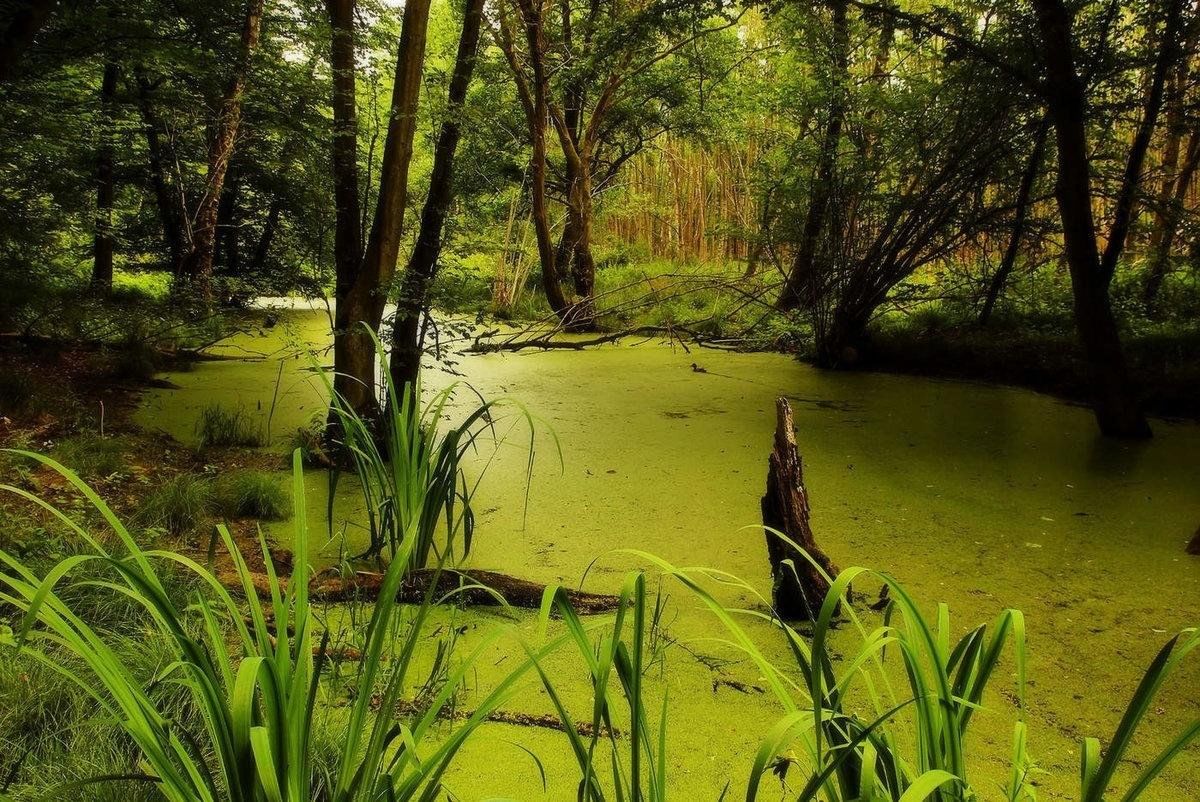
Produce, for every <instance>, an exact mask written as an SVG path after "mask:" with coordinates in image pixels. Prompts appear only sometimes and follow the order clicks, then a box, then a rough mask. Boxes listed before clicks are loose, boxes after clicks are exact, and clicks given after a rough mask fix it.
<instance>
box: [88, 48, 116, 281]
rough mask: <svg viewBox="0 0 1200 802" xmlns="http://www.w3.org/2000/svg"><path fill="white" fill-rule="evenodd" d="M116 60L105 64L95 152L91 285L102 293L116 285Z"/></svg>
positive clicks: (101, 84) (101, 83)
mask: <svg viewBox="0 0 1200 802" xmlns="http://www.w3.org/2000/svg"><path fill="white" fill-rule="evenodd" d="M119 73H120V70H119V69H118V67H117V63H116V62H115V61H107V62H105V64H104V77H103V78H102V79H101V81H100V125H99V128H100V133H99V139H100V144H99V147H98V148H97V149H96V231H95V235H94V238H93V241H92V285H93V286H94V287H96V288H97V289H99V290H101V291H102V292H108V291H109V290H111V289H112V282H113V234H112V228H113V194H114V181H113V137H114V136H115V133H116V132H115V131H114V130H113V128H114V126H115V116H116V111H115V106H116V96H117V78H118V76H119Z"/></svg>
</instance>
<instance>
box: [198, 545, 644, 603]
mask: <svg viewBox="0 0 1200 802" xmlns="http://www.w3.org/2000/svg"><path fill="white" fill-rule="evenodd" d="M288 556H289V557H290V555H288ZM435 575H436V576H437V586H436V587H435V588H434V589H433V599H434V601H437V600H438V599H441V598H442V597H444V596H446V595H447V594H450V593H453V592H454V591H456V590H458V588H460V587H464V588H466V589H465V590H462V591H461V592H458V593H456V594H455V596H454V600H455V602H456V603H458V604H465V605H468V606H483V607H499V606H500V600H499V599H498V598H497V594H498V595H499V596H501V597H503V599H504V601H505V602H506V603H507V604H508V605H509V606H510V607H519V608H522V609H532V610H536V609H538V608H539V607H540V606H541V604H542V594H543V593H544V592H545V590H546V586H545V585H542V584H540V583H537V582H530V581H529V580H527V579H519V578H517V577H515V576H509V575H508V574H501V573H498V572H496V571H480V570H474V569H472V570H468V571H442V572H441V573H440V574H439V573H438V572H436V571H434V570H433V569H429V568H425V569H421V570H419V571H413V572H412V573H411V574H409V576H408V577H407V578H406V579H405V580H404V583H403V584H402V585H401V586H400V592H399V593H398V594H396V597H397V600H398V601H400V602H403V603H406V604H419V603H420V602H421V601H423V600H424V598H425V595H426V593H427V592H428V591H429V586H430V583H431V582H433V580H434V576H435ZM217 578H218V579H219V580H220V582H221V584H223V585H225V587H227V588H228V589H230V590H232V591H235V592H239V593H240V592H241V590H242V581H241V578H240V576H239V575H238V573H237V572H236V571H235V570H234V569H233V568H232V566H222V567H221V568H219V569H218V571H217ZM250 578H251V582H252V583H253V585H254V592H255V593H256V594H257V595H258V596H259V598H262V599H270V598H271V584H270V579H269V578H268V576H267V574H266V573H264V572H261V571H252V572H251V574H250ZM280 581H281V582H282V583H284V584H286V582H287V580H286V579H281V580H280ZM480 585H482V586H483V587H478V586H480ZM308 587H309V591H308V593H309V598H311V599H312V600H313V601H323V602H350V601H359V602H372V601H375V600H376V599H378V598H379V591H380V590H381V589H382V587H383V574H379V573H371V572H366V571H359V572H356V573H354V574H352V575H350V576H341V575H333V574H330V573H323V574H318V575H317V576H315V577H313V579H312V580H311V581H310V582H309V585H308ZM485 588H486V590H485ZM564 590H565V592H566V594H567V598H568V599H570V601H571V604H572V605H573V606H574V608H575V612H577V613H579V614H580V615H591V614H595V613H606V612H611V611H612V610H615V609H617V607H618V606H619V605H620V603H621V602H620V599H619V598H618V597H617V596H611V595H608V594H604V593H588V592H587V591H582V590H570V589H564Z"/></svg>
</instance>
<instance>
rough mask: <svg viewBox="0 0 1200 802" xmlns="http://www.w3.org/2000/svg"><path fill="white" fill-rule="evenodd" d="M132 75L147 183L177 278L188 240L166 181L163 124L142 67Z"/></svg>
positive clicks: (179, 210)
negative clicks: (144, 147) (142, 132)
mask: <svg viewBox="0 0 1200 802" xmlns="http://www.w3.org/2000/svg"><path fill="white" fill-rule="evenodd" d="M134 72H135V73H136V76H135V79H136V82H137V98H138V109H139V110H140V111H141V114H142V128H143V130H144V132H145V134H146V153H147V156H148V159H149V162H150V165H149V166H150V183H151V185H152V186H153V188H154V201H155V205H156V206H157V207H158V217H159V221H160V223H161V225H162V230H163V240H164V242H165V243H166V246H167V257H168V259H169V260H170V264H169V265H168V266H169V268H170V270H171V273H172V274H173V275H176V276H177V275H179V273H180V271H182V269H183V256H184V242H186V239H187V237H186V235H185V232H184V230H183V220H184V210H183V208H182V205H181V203H180V201H179V198H178V197H177V196H173V195H172V192H171V183H170V181H169V180H168V178H167V162H168V160H169V159H168V156H167V153H166V149H165V148H164V147H163V143H162V123H161V121H160V120H159V119H158V114H157V112H156V111H155V109H154V104H153V101H152V98H151V93H152V92H153V87H152V86H151V84H150V80H149V79H148V78H147V77H146V74H145V71H144V70H143V69H142V68H141V67H138V68H136V69H135V70H134Z"/></svg>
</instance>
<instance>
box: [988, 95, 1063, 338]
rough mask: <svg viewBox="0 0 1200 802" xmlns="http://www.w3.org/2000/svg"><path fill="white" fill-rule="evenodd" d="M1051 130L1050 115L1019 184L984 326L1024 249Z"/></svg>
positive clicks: (1044, 121) (1034, 145)
mask: <svg viewBox="0 0 1200 802" xmlns="http://www.w3.org/2000/svg"><path fill="white" fill-rule="evenodd" d="M1049 133H1050V118H1049V117H1043V118H1042V122H1041V123H1040V124H1039V125H1038V131H1037V136H1036V137H1035V138H1034V140H1033V152H1032V153H1030V154H1029V162H1028V163H1027V164H1026V165H1025V171H1024V172H1023V173H1022V174H1021V184H1020V186H1018V187H1017V199H1016V204H1015V205H1016V211H1015V212H1014V217H1013V227H1012V234H1011V235H1010V236H1009V240H1008V247H1007V248H1006V249H1005V250H1004V258H1003V259H1002V260H1001V261H1000V267H998V268H997V269H996V274H995V275H994V276H992V281H991V284H989V285H988V291H987V296H986V298H985V299H984V301H983V308H982V309H981V310H979V325H980V326H986V325H987V324H988V321H989V320H990V319H991V317H992V312H993V311H994V310H995V308H996V302H997V301H999V300H1000V293H1001V292H1003V290H1004V285H1005V284H1006V283H1007V282H1008V277H1009V276H1010V275H1011V274H1012V271H1013V267H1015V266H1016V263H1017V255H1018V254H1019V253H1020V251H1021V240H1022V239H1023V238H1024V236H1025V222H1026V220H1027V219H1028V217H1029V198H1030V196H1031V195H1032V194H1033V185H1034V184H1035V183H1036V182H1037V177H1038V173H1039V172H1040V171H1041V169H1042V159H1043V158H1044V156H1045V153H1046V140H1047V138H1048V136H1049Z"/></svg>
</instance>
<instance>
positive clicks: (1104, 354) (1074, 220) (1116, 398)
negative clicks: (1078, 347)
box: [1035, 0, 1150, 437]
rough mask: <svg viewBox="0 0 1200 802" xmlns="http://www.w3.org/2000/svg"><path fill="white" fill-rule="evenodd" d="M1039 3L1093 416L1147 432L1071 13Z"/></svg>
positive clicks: (1118, 427)
mask: <svg viewBox="0 0 1200 802" xmlns="http://www.w3.org/2000/svg"><path fill="white" fill-rule="evenodd" d="M1035 7H1036V9H1037V19H1038V27H1039V30H1040V33H1041V39H1042V59H1043V61H1044V64H1045V67H1046V79H1045V95H1046V101H1047V106H1048V109H1049V113H1050V117H1051V120H1052V121H1053V123H1054V129H1055V139H1056V144H1057V151H1058V183H1057V186H1056V189H1055V196H1056V198H1057V201H1058V208H1059V213H1060V215H1061V218H1062V226H1063V244H1064V248H1065V250H1066V258H1067V266H1068V269H1069V271H1070V274H1071V288H1072V295H1073V298H1074V308H1075V325H1076V328H1077V330H1078V334H1079V339H1080V341H1081V344H1082V346H1083V350H1084V356H1085V358H1086V360H1087V362H1088V367H1089V370H1090V373H1091V381H1092V387H1093V406H1094V411H1095V414H1096V420H1097V423H1098V424H1099V426H1100V430H1101V432H1103V433H1104V434H1106V435H1110V436H1116V437H1148V436H1149V435H1150V426H1149V424H1148V423H1147V422H1146V418H1145V416H1144V415H1143V414H1142V410H1141V405H1140V403H1139V399H1138V397H1137V392H1136V390H1135V388H1134V386H1133V382H1132V381H1131V379H1130V377H1129V372H1128V368H1127V367H1126V363H1125V354H1124V351H1123V349H1122V346H1121V338H1120V334H1119V331H1118V328H1117V322H1116V318H1115V317H1114V315H1113V310H1112V303H1111V300H1110V298H1109V283H1110V278H1111V276H1110V275H1109V274H1106V272H1105V270H1104V267H1103V265H1102V264H1101V255H1100V250H1099V247H1098V246H1097V243H1096V223H1095V219H1094V218H1093V215H1092V187H1091V178H1090V166H1089V164H1088V142H1087V120H1086V102H1085V98H1084V87H1083V82H1082V80H1081V79H1080V76H1079V73H1078V71H1077V69H1076V65H1075V55H1074V42H1073V37H1072V32H1071V15H1070V12H1068V10H1067V8H1066V6H1065V5H1064V4H1063V2H1062V0H1035ZM1127 175H1128V171H1127ZM1117 233H1120V232H1117ZM1110 245H1111V243H1110ZM1115 252H1117V251H1114V253H1115Z"/></svg>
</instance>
